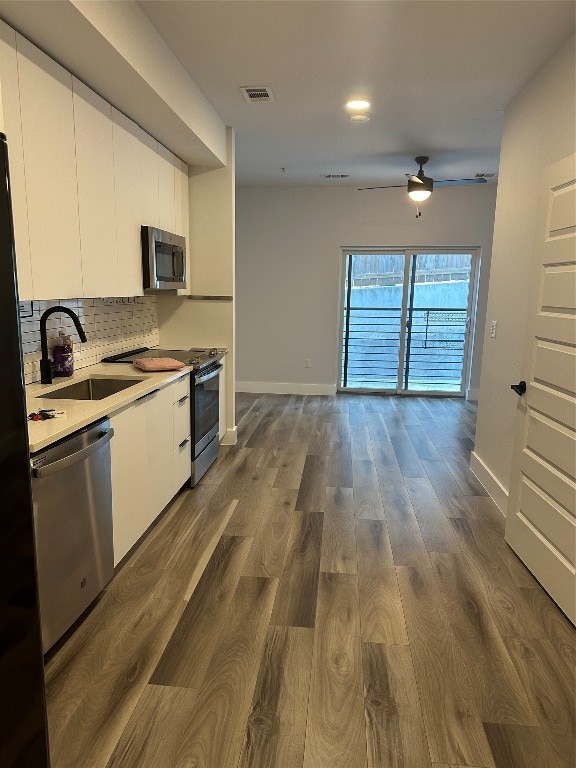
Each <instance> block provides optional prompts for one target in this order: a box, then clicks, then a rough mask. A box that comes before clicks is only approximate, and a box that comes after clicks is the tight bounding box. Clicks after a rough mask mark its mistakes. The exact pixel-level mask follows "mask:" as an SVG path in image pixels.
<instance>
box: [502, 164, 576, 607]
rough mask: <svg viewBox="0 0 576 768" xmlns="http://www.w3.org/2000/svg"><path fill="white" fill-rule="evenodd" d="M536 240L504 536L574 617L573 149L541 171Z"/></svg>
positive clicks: (575, 169) (575, 292)
mask: <svg viewBox="0 0 576 768" xmlns="http://www.w3.org/2000/svg"><path fill="white" fill-rule="evenodd" d="M536 238H537V239H536V253H535V254H534V256H535V262H534V267H533V269H534V270H535V273H534V276H533V277H534V279H533V282H532V285H533V291H532V294H531V301H530V315H529V319H528V335H527V339H528V342H527V349H526V355H525V358H524V360H525V363H524V365H525V367H524V370H525V371H526V382H527V391H526V394H525V395H524V396H523V397H522V401H521V402H520V404H519V408H518V415H517V420H516V433H515V445H514V460H513V466H512V476H511V482H510V500H509V504H508V514H507V518H506V541H507V542H508V543H509V544H510V546H511V547H512V549H513V550H514V551H515V552H516V554H517V555H518V556H519V557H520V558H521V559H522V560H523V561H524V563H525V564H526V565H527V566H528V568H529V569H530V570H531V571H532V573H533V574H534V575H535V576H536V578H537V579H538V580H539V581H540V582H541V584H542V585H543V587H544V588H545V589H546V590H547V591H548V592H549V593H550V595H551V597H552V598H553V599H554V600H555V601H556V602H557V603H558V605H559V606H560V608H562V610H563V611H564V613H566V615H567V616H568V617H569V618H570V619H571V621H572V622H575V621H576V579H575V568H574V556H575V542H576V519H575V515H576V509H575V507H576V504H575V498H576V484H575V474H576V471H575V463H576V441H575V437H576V433H575V429H576V397H575V390H576V350H575V344H576V316H575V308H576V261H575V259H576V155H573V156H571V157H568V158H566V159H565V160H563V161H561V162H559V163H556V164H554V165H553V166H550V168H548V169H546V171H545V173H544V178H543V183H542V188H541V204H540V217H539V220H538V229H537V234H536ZM527 257H528V254H527Z"/></svg>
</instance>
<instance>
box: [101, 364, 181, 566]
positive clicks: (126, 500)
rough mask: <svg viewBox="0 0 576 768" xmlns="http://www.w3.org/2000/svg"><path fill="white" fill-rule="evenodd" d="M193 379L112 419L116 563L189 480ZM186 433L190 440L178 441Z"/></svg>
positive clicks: (146, 398) (165, 389)
mask: <svg viewBox="0 0 576 768" xmlns="http://www.w3.org/2000/svg"><path fill="white" fill-rule="evenodd" d="M189 381H190V379H189V376H187V375H186V376H183V377H182V378H180V379H177V380H176V381H175V382H173V383H172V384H169V385H168V386H166V387H163V388H162V389H157V390H155V391H154V392H151V393H150V394H149V395H145V396H144V397H142V398H140V399H139V400H136V401H135V402H134V403H132V404H131V405H129V406H127V407H126V408H125V409H124V410H122V411H119V412H118V413H116V414H113V415H112V416H111V418H110V424H111V426H112V427H113V429H114V437H113V439H112V441H111V444H110V445H111V455H112V514H113V521H114V565H117V564H118V563H119V562H120V560H122V558H123V557H124V555H125V554H126V553H127V552H128V551H129V550H130V549H131V548H132V547H133V546H134V544H135V543H136V542H137V541H138V539H139V538H140V537H141V536H142V534H144V533H145V532H146V530H147V529H148V528H149V527H150V525H151V524H152V523H153V522H154V520H155V519H156V517H157V516H158V515H159V514H160V512H161V511H162V510H163V509H164V507H165V506H166V505H167V504H168V503H169V502H170V501H171V499H172V498H173V497H174V495H175V494H176V493H177V492H178V490H179V489H180V488H181V487H182V485H184V483H185V482H186V480H187V479H188V478H189V477H190V464H191V459H190V441H189V437H190V397H189V395H190V384H189ZM184 432H187V438H188V441H187V442H185V441H186V437H184V438H182V439H181V440H179V438H180V437H181V435H182V434H183V433H184ZM177 440H179V442H177Z"/></svg>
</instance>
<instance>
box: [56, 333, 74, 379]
mask: <svg viewBox="0 0 576 768" xmlns="http://www.w3.org/2000/svg"><path fill="white" fill-rule="evenodd" d="M58 337H59V339H58V344H56V345H54V347H52V361H53V365H54V376H72V374H73V373H74V344H73V341H72V339H71V338H70V336H69V335H68V334H67V333H66V332H65V331H64V330H60V333H59V334H58Z"/></svg>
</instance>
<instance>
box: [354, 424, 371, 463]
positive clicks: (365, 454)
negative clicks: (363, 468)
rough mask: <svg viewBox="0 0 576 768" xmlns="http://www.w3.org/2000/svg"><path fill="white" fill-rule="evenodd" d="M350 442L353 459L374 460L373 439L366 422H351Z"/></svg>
mask: <svg viewBox="0 0 576 768" xmlns="http://www.w3.org/2000/svg"><path fill="white" fill-rule="evenodd" d="M350 444H351V446H352V460H353V461H372V459H373V457H374V454H373V453H372V441H371V440H370V432H369V431H368V427H367V426H366V425H365V424H360V425H359V424H352V423H351V424H350Z"/></svg>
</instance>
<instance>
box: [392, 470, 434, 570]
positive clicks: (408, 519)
mask: <svg viewBox="0 0 576 768" xmlns="http://www.w3.org/2000/svg"><path fill="white" fill-rule="evenodd" d="M380 487H381V489H382V497H383V499H384V509H385V511H386V520H387V522H388V534H389V536H390V544H391V545H392V552H393V554H394V564H395V565H415V566H418V565H420V563H427V562H428V554H427V551H426V547H425V545H424V540H423V539H422V534H421V532H420V527H419V525H418V521H417V519H416V515H415V514H414V510H413V508H412V504H411V502H410V497H409V496H408V491H407V490H406V486H405V484H404V481H403V480H402V479H401V480H397V479H395V480H393V481H392V482H391V483H386V484H384V485H382V481H381V485H380Z"/></svg>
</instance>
